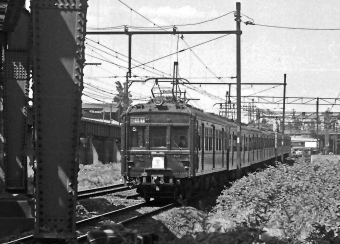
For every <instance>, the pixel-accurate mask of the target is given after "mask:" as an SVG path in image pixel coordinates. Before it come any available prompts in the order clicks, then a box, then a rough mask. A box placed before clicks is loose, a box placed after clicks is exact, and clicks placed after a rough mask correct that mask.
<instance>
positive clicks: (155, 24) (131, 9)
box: [118, 0, 234, 75]
mask: <svg viewBox="0 0 340 244" xmlns="http://www.w3.org/2000/svg"><path fill="white" fill-rule="evenodd" d="M118 1H119V2H120V3H122V4H123V5H125V6H126V7H127V8H129V9H131V10H133V11H134V12H135V13H136V14H138V15H139V16H141V17H142V18H144V19H146V20H147V21H149V22H150V23H152V24H153V25H155V26H158V27H160V28H161V26H159V25H156V24H155V23H154V22H152V21H151V20H150V19H148V18H146V17H145V16H144V15H142V14H140V13H138V12H137V11H135V10H134V9H132V8H131V7H130V6H128V5H127V4H125V3H124V2H122V1H121V0H118ZM232 12H234V11H231V12H229V13H228V14H230V13H232ZM162 29H163V28H162ZM163 30H164V31H165V32H167V30H166V29H163ZM227 35H228V34H227ZM225 36H226V35H225ZM222 37H223V36H222ZM182 40H183V41H184V43H185V44H186V45H187V46H188V47H189V45H188V43H187V42H186V41H185V40H184V39H182ZM189 49H190V50H191V49H192V48H189ZM181 51H182V50H181ZM181 51H180V52H181ZM191 51H192V50H191ZM192 52H193V53H194V54H195V56H196V57H198V55H197V54H196V53H195V52H194V51H192ZM199 60H200V62H201V63H202V64H203V65H204V66H205V67H207V65H205V64H204V63H203V61H202V60H201V59H199ZM214 75H215V74H214Z"/></svg>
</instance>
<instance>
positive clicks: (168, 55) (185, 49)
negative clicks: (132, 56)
mask: <svg viewBox="0 0 340 244" xmlns="http://www.w3.org/2000/svg"><path fill="white" fill-rule="evenodd" d="M228 35H229V34H226V35H222V36H219V37H216V38H213V39H210V40H208V41H205V42H201V43H199V44H196V45H194V46H191V47H188V48H184V49H181V50H179V51H177V52H174V53H170V54H167V55H165V56H162V57H159V58H156V59H154V60H151V61H148V62H145V63H143V64H140V65H137V66H134V67H132V69H134V68H138V67H139V66H142V65H145V64H149V63H151V62H155V61H158V60H161V59H164V58H167V57H170V56H172V55H175V54H177V53H181V52H184V51H187V50H190V49H192V48H195V47H198V46H201V45H203V44H206V43H209V42H212V41H215V40H218V39H220V38H222V37H225V36H228ZM192 52H193V51H192ZM193 53H194V52H193ZM194 54H195V53H194ZM195 56H196V57H197V55H196V54H195Z"/></svg>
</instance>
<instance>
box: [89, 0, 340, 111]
mask: <svg viewBox="0 0 340 244" xmlns="http://www.w3.org/2000/svg"><path fill="white" fill-rule="evenodd" d="M239 2H241V14H242V21H243V22H242V23H241V30H242V35H241V82H242V83H281V84H282V83H283V81H284V74H286V75H287V87H286V96H287V97H313V98H316V97H320V98H336V97H338V96H339V94H340V82H339V81H340V79H339V78H340V14H339V13H340V12H339V11H340V2H339V1H338V0H328V1H320V0H300V1H296V0H275V1H273V0H261V1H260V0H244V1H239ZM88 4H89V8H88V13H87V20H88V21H87V30H88V31H96V30H100V31H104V30H115V31H123V30H124V29H122V28H118V27H122V26H129V27H128V28H129V30H131V31H133V30H137V29H134V28H136V27H143V28H146V27H147V28H155V27H157V28H158V26H162V29H160V28H158V30H159V31H160V32H165V31H164V29H165V27H163V26H170V29H168V30H171V29H172V27H171V26H176V28H177V29H178V30H180V31H185V30H200V31H203V30H205V31H212V30H236V22H235V20H234V16H233V14H234V13H233V11H236V1H231V0H228V1H226V0H225V1H222V0H214V1H208V0H198V1H193V0H181V1H179V0H173V1H165V0H148V1H145V0H89V1H88ZM131 9H132V10H131ZM222 15H225V16H223V17H221V18H218V19H216V20H213V21H209V22H206V23H202V24H196V23H200V22H204V21H207V20H212V19H215V18H217V17H219V16H222ZM246 21H251V22H254V23H255V24H256V25H246V24H245V22H246ZM187 24H192V25H187ZM181 25H185V26H181ZM261 25H269V26H277V27H294V28H309V29H337V30H301V29H285V28H274V27H266V26H261ZM131 26H132V27H131ZM109 27H111V28H109ZM113 27H115V28H113ZM139 30H141V29H139ZM150 30H151V29H150ZM220 36H221V35H184V36H183V40H182V39H181V38H179V37H177V36H174V35H135V36H133V37H132V58H133V59H135V60H137V61H138V63H137V62H135V61H133V63H132V67H134V66H136V65H139V64H143V63H147V62H148V64H147V67H146V66H140V67H136V68H133V70H132V73H133V75H136V76H142V77H141V78H138V79H146V78H149V77H162V76H167V77H169V76H172V73H173V66H174V62H175V61H178V63H179V66H178V67H179V75H180V77H182V78H185V79H187V80H189V81H190V82H204V83H209V82H221V83H228V82H236V79H231V78H230V77H235V76H236V36H235V35H227V36H225V37H220ZM218 37H220V38H218ZM87 38H88V39H87V40H86V49H85V55H86V63H101V65H98V66H93V65H87V66H85V69H84V74H85V75H84V84H85V89H84V94H86V95H83V102H107V103H109V102H111V101H112V97H113V94H116V93H117V91H116V87H115V82H116V81H121V82H125V80H126V79H125V78H124V77H125V75H126V72H127V69H126V67H127V66H128V63H127V59H126V56H127V55H128V37H127V36H126V35H87ZM215 38H218V39H216V40H213V41H210V42H207V41H209V40H212V39H215ZM204 42H207V43H205V44H201V43H204ZM198 44H201V45H198ZM195 45H197V46H196V47H194V48H192V49H191V50H190V49H189V48H188V47H192V46H195ZM183 49H184V51H182V52H180V53H179V54H175V55H171V56H168V57H166V58H162V57H164V56H167V55H169V54H171V53H176V51H179V50H183ZM121 54H122V55H124V56H122V55H121ZM159 58H160V59H159ZM155 59H159V60H157V61H155V62H150V61H153V60H155ZM142 67H144V69H142ZM217 77H222V78H217ZM135 79H137V78H135ZM152 86H153V82H151V81H149V82H146V83H137V82H134V83H133V84H132V85H131V86H130V89H129V90H130V92H131V94H132V95H133V97H132V98H133V99H137V100H135V102H145V99H147V98H149V97H150V96H151V88H152ZM163 86H164V85H163ZM189 87H190V88H189ZM189 87H181V90H183V91H184V90H186V92H187V97H188V98H192V99H197V100H191V101H190V102H189V103H190V104H191V105H193V106H195V107H198V108H201V109H203V110H207V111H210V112H215V113H218V109H219V106H217V105H215V104H216V103H220V102H224V101H225V94H226V91H227V90H228V89H229V88H228V86H227V85H217V86H216V85H201V86H199V85H196V86H189ZM195 90H196V91H195ZM104 91H105V92H104ZM197 91H199V92H197ZM207 94H208V95H207ZM253 94H255V95H259V96H276V97H280V96H281V97H282V96H283V86H282V85H261V86H260V85H253V86H246V85H242V89H241V95H242V96H251V95H253ZM231 95H232V96H236V86H232V87H231ZM90 97H92V98H95V99H92V98H90ZM138 99H139V100H138ZM269 100H270V99H269ZM245 101H249V100H245ZM304 101H306V99H305V100H304ZM314 104H315V102H314ZM339 104H340V102H339V101H337V105H334V106H332V105H329V106H320V108H319V111H325V110H326V109H327V108H331V109H332V111H340V105H339ZM256 105H257V106H258V107H259V108H262V109H270V110H273V111H282V104H281V105H280V104H256ZM293 109H295V110H296V111H301V112H302V111H305V112H315V111H316V106H306V105H286V110H287V111H289V110H293Z"/></svg>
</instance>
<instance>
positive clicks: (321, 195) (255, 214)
mask: <svg viewBox="0 0 340 244" xmlns="http://www.w3.org/2000/svg"><path fill="white" fill-rule="evenodd" d="M339 176H340V156H337V155H315V156H312V157H311V160H299V161H298V162H296V163H295V164H294V165H291V166H288V165H285V164H278V165H277V166H276V167H269V168H267V169H265V170H263V171H259V172H255V173H251V174H249V175H248V176H247V177H243V178H242V179H240V180H237V181H236V182H234V183H233V185H232V186H231V187H230V188H228V189H225V190H224V191H222V193H221V195H220V196H219V197H218V199H217V204H216V206H215V207H214V209H213V211H212V212H211V215H210V222H215V226H216V229H217V230H219V231H220V232H228V230H230V229H234V228H240V227H248V228H254V229H257V230H258V229H260V230H263V231H265V232H264V233H262V234H261V237H262V239H263V240H266V243H313V241H314V243H321V241H324V242H322V243H339V242H340V239H339V234H340V192H339V187H340V181H339ZM212 220H214V221H212ZM331 241H332V242H331Z"/></svg>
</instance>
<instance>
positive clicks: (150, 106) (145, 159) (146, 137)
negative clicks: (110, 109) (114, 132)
mask: <svg viewBox="0 0 340 244" xmlns="http://www.w3.org/2000/svg"><path fill="white" fill-rule="evenodd" d="M158 99H159V100H157V98H155V99H153V100H152V101H151V102H149V103H146V104H138V105H134V106H132V107H130V108H129V109H128V111H127V112H126V113H125V114H124V115H123V120H122V175H123V176H124V179H125V181H126V183H127V184H128V185H130V186H133V187H136V188H137V192H138V193H140V194H141V196H142V197H144V198H145V200H146V201H149V200H150V198H155V199H165V198H167V199H174V200H176V198H177V195H178V191H179V190H180V187H179V186H180V185H183V182H184V181H185V180H186V179H190V178H191V177H193V176H194V174H195V169H194V158H195V147H194V145H195V137H196V136H195V124H196V122H195V117H194V116H193V115H192V114H191V112H190V110H189V109H188V107H187V106H186V105H185V104H184V103H183V102H171V101H168V102H166V101H165V100H164V98H158Z"/></svg>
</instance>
